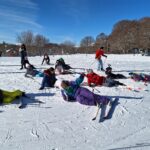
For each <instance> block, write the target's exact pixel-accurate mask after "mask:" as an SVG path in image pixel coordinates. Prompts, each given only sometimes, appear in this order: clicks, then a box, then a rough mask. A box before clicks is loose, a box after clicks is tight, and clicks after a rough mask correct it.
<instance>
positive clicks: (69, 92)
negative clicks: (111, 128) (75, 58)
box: [61, 74, 111, 106]
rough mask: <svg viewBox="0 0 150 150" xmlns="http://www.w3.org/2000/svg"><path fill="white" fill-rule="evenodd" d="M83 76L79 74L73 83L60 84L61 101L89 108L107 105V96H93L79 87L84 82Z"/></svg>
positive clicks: (63, 82)
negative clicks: (77, 103) (76, 103)
mask: <svg viewBox="0 0 150 150" xmlns="http://www.w3.org/2000/svg"><path fill="white" fill-rule="evenodd" d="M84 76H85V75H84V74H81V75H80V77H79V78H77V79H76V80H75V81H62V82H61V88H62V90H61V93H62V97H63V99H64V100H65V101H68V102H73V101H74V102H79V103H80V104H83V105H89V106H97V105H100V104H104V105H107V104H108V103H109V102H110V100H111V99H110V98H109V97H108V96H101V95H98V94H94V93H93V92H91V91H90V90H88V89H87V88H84V87H80V84H81V83H82V82H83V80H84Z"/></svg>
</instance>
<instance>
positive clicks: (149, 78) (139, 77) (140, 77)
mask: <svg viewBox="0 0 150 150" xmlns="http://www.w3.org/2000/svg"><path fill="white" fill-rule="evenodd" d="M129 75H130V76H131V79H133V80H134V81H143V82H150V75H148V74H144V73H133V72H130V73H129Z"/></svg>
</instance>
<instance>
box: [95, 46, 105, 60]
mask: <svg viewBox="0 0 150 150" xmlns="http://www.w3.org/2000/svg"><path fill="white" fill-rule="evenodd" d="M103 55H104V51H103V50H102V49H100V48H99V49H97V50H96V55H95V58H96V59H100V58H101V56H103Z"/></svg>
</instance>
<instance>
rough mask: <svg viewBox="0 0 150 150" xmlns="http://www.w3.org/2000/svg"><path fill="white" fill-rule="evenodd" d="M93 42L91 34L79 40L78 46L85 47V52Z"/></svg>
mask: <svg viewBox="0 0 150 150" xmlns="http://www.w3.org/2000/svg"><path fill="white" fill-rule="evenodd" d="M94 43H95V40H94V38H93V37H92V36H86V37H84V38H83V39H82V40H81V42H80V46H81V48H82V49H85V51H86V53H87V52H89V51H90V50H91V47H93V45H94Z"/></svg>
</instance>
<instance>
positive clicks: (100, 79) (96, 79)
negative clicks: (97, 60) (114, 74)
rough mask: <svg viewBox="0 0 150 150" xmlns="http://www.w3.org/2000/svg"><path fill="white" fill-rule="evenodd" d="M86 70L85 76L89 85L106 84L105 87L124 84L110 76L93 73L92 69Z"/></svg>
mask: <svg viewBox="0 0 150 150" xmlns="http://www.w3.org/2000/svg"><path fill="white" fill-rule="evenodd" d="M87 72H88V74H87V75H86V77H87V80H88V85H89V86H92V85H95V86H98V85H101V86H107V87H113V86H118V85H122V86H125V84H123V83H121V82H119V81H115V80H113V79H111V78H108V77H104V76H100V75H98V74H96V73H94V72H93V70H92V69H88V70H87Z"/></svg>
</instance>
